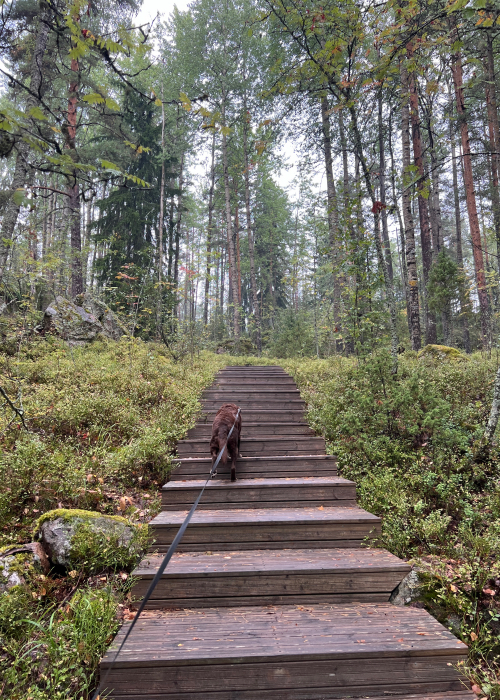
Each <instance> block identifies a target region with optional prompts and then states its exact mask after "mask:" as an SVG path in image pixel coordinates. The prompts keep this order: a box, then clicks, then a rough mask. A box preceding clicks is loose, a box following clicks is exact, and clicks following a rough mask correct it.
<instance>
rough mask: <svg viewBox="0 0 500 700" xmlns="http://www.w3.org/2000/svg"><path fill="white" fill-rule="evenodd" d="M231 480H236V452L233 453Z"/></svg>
mask: <svg viewBox="0 0 500 700" xmlns="http://www.w3.org/2000/svg"><path fill="white" fill-rule="evenodd" d="M231 481H236V453H235V452H234V451H233V453H232V454H231Z"/></svg>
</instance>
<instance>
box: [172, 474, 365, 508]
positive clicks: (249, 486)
mask: <svg viewBox="0 0 500 700" xmlns="http://www.w3.org/2000/svg"><path fill="white" fill-rule="evenodd" d="M204 483H205V479H203V480H201V479H200V480H193V481H171V482H169V483H167V484H166V485H165V486H164V487H163V489H162V509H163V510H182V509H183V508H189V507H191V505H192V503H194V501H195V499H196V497H197V496H198V494H199V492H200V490H201V489H202V488H203V485H204ZM355 500H356V485H355V484H354V482H352V481H348V480H347V479H342V478H341V477H301V478H285V479H276V478H268V479H237V481H235V482H231V481H229V480H222V479H214V480H211V481H210V482H209V483H208V484H207V486H206V489H205V493H204V494H203V498H202V501H201V502H200V504H199V506H198V508H205V509H206V508H217V509H218V508H220V507H224V508H234V507H236V508H259V507H260V508H272V507H275V508H284V507H287V508H289V507H297V508H300V507H303V506H305V505H308V506H310V507H313V506H318V507H319V506H322V505H323V506H325V505H326V506H336V505H341V506H345V505H349V504H350V505H351V506H355V505H356V503H355ZM213 504H217V505H213Z"/></svg>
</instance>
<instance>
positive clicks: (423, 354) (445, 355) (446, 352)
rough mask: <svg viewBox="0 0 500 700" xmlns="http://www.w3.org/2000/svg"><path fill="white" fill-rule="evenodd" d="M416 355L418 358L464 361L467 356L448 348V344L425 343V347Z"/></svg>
mask: <svg viewBox="0 0 500 700" xmlns="http://www.w3.org/2000/svg"><path fill="white" fill-rule="evenodd" d="M417 357H418V358H419V360H422V359H428V360H437V361H439V362H464V361H466V360H467V356H466V355H464V354H463V353H461V352H460V350H457V348H450V347H448V345H426V346H425V348H422V350H419V352H418V354H417Z"/></svg>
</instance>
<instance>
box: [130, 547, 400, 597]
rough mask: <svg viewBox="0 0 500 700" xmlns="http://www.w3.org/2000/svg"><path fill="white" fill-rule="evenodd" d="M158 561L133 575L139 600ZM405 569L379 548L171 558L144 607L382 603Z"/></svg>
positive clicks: (150, 559) (148, 560)
mask: <svg viewBox="0 0 500 700" xmlns="http://www.w3.org/2000/svg"><path fill="white" fill-rule="evenodd" d="M161 561H162V557H161V556H159V555H150V556H149V557H147V558H146V559H144V560H143V561H142V562H141V564H140V565H139V566H138V567H137V568H136V570H135V571H134V572H133V575H134V576H135V577H138V578H139V579H140V580H139V582H138V583H137V584H136V586H135V587H134V589H133V594H134V596H136V597H139V598H141V597H142V596H143V595H144V593H145V591H146V590H147V588H148V586H149V583H150V582H151V579H152V578H153V576H154V575H155V573H156V571H157V569H158V566H159V565H160V563H161ZM410 568H411V567H410V566H409V565H408V564H406V563H405V562H403V561H401V560H399V559H397V558H396V557H393V556H392V555H390V554H388V553H387V552H384V551H383V550H376V549H374V550H352V549H351V550H349V549H347V550H324V549H318V550H281V551H269V550H268V551H262V550H261V551H259V550H257V551H255V550H254V551H250V552H241V551H237V552H228V553H226V554H223V553H217V552H214V553H213V554H211V555H208V554H206V553H196V554H194V553H193V554H178V555H175V556H174V557H173V559H172V561H171V563H170V565H169V567H168V569H167V571H166V572H165V573H164V575H163V577H162V579H161V580H160V583H159V584H158V586H157V588H156V589H155V591H154V593H153V598H152V600H151V604H150V605H149V606H148V607H150V608H151V607H155V608H161V607H197V608H198V607H214V606H221V605H226V606H230V605H232V606H234V605H237V604H240V605H270V604H273V605H274V604H280V605H282V604H285V605H288V604H290V603H297V604H300V603H302V604H304V603H305V602H306V598H307V601H308V602H309V603H315V602H324V603H327V602H337V601H340V602H352V601H354V600H359V601H361V602H373V601H380V602H387V601H388V600H389V596H390V594H391V592H392V590H393V589H394V588H395V587H396V586H397V585H398V583H399V582H400V581H401V579H402V578H403V577H404V576H405V575H406V574H407V573H408V571H410Z"/></svg>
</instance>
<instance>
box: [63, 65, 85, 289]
mask: <svg viewBox="0 0 500 700" xmlns="http://www.w3.org/2000/svg"><path fill="white" fill-rule="evenodd" d="M71 70H72V71H73V73H74V74H75V77H74V78H73V79H72V80H71V82H70V85H69V97H68V124H67V132H66V133H67V136H66V148H67V149H69V150H71V152H72V153H73V154H75V153H76V126H77V106H78V87H79V83H80V66H79V65H78V61H77V60H76V59H75V58H72V59H71ZM67 192H68V209H69V218H70V242H71V296H72V297H73V299H74V298H75V297H76V296H77V295H78V294H82V292H83V274H82V231H81V212H80V183H79V180H78V172H77V171H76V170H74V171H73V173H72V174H71V176H70V177H69V183H68V188H67Z"/></svg>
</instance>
